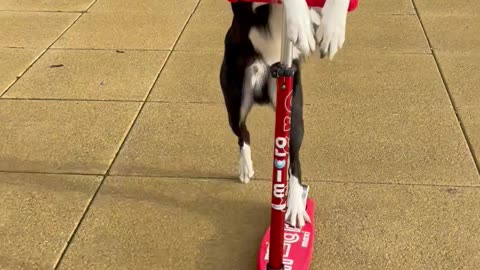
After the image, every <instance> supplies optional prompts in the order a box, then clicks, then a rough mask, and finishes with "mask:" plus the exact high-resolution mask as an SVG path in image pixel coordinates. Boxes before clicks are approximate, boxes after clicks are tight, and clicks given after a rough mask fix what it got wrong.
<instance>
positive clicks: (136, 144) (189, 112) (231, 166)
mask: <svg viewBox="0 0 480 270" xmlns="http://www.w3.org/2000/svg"><path fill="white" fill-rule="evenodd" d="M263 122H265V121H263ZM272 123H273V122H272ZM237 151H238V145H237V143H236V139H235V137H234V135H233V133H232V132H231V131H230V128H229V126H228V120H227V115H226V113H225V109H224V106H223V105H221V104H198V103H196V104H179V103H170V104H168V103H147V104H146V105H145V107H144V108H143V110H142V113H141V114H140V116H139V119H138V120H137V122H136V123H135V125H134V127H133V128H132V131H131V133H130V136H129V137H128V139H127V141H126V142H125V144H124V146H123V147H122V149H121V151H120V153H119V156H118V157H117V159H116V160H115V162H114V164H113V167H112V170H111V174H116V175H118V174H120V175H165V174H167V175H173V176H189V177H207V176H208V177H222V178H224V177H232V176H234V175H235V174H234V172H235V171H236V170H238V168H237V154H238V153H237Z"/></svg>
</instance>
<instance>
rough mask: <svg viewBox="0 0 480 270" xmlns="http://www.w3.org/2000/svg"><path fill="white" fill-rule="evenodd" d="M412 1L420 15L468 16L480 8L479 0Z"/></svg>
mask: <svg viewBox="0 0 480 270" xmlns="http://www.w3.org/2000/svg"><path fill="white" fill-rule="evenodd" d="M379 1H381V0H379ZM414 2H415V5H416V6H417V8H418V11H419V14H420V15H422V16H450V15H460V16H465V15H467V16H469V15H476V14H477V12H478V10H479V9H480V2H478V1H475V0H473V1H472V0H467V1H465V0H464V1H449V0H414Z"/></svg>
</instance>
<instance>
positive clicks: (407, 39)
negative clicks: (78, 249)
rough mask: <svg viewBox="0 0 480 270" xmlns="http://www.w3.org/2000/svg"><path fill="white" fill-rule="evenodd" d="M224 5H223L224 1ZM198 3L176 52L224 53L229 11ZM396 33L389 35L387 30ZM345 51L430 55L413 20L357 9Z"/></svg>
mask: <svg viewBox="0 0 480 270" xmlns="http://www.w3.org/2000/svg"><path fill="white" fill-rule="evenodd" d="M225 2H226V1H225ZM206 3H207V4H203V2H202V3H200V5H199V7H198V9H197V11H196V12H195V14H194V15H193V16H192V18H191V20H190V22H189V23H188V25H187V27H186V28H185V31H184V32H183V34H182V36H181V37H180V39H179V41H178V44H177V46H176V47H175V49H176V50H196V51H198V50H223V46H224V45H223V44H224V39H225V34H226V32H227V31H228V28H229V27H230V24H231V20H232V11H231V9H230V8H229V7H228V5H226V6H225V5H222V4H219V3H217V4H213V3H211V2H206ZM392 28H394V29H397V30H396V31H391V30H390V29H392ZM344 48H345V49H347V48H348V50H350V49H352V48H355V49H358V50H362V51H365V53H370V51H371V50H374V51H377V50H378V51H386V52H396V53H429V52H430V49H429V47H428V43H427V40H426V39H425V35H424V33H423V30H422V28H421V25H420V22H419V21H418V18H417V17H416V16H410V15H406V16H397V15H390V16H389V15H386V14H382V13H378V14H374V15H372V13H368V12H367V11H363V10H362V9H359V11H357V12H354V13H351V14H350V15H349V18H348V26H347V34H346V43H345V47H344Z"/></svg>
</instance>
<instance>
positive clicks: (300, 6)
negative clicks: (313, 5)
mask: <svg viewBox="0 0 480 270" xmlns="http://www.w3.org/2000/svg"><path fill="white" fill-rule="evenodd" d="M283 6H284V8H285V9H286V10H287V12H286V20H287V36H288V39H289V40H290V41H291V42H292V43H293V44H294V45H295V46H296V47H297V49H298V50H299V51H300V52H301V53H302V54H303V55H305V56H307V55H309V54H310V52H313V51H314V50H315V36H314V31H313V26H312V22H311V20H310V10H309V8H308V6H307V2H306V1H305V0H284V1H283Z"/></svg>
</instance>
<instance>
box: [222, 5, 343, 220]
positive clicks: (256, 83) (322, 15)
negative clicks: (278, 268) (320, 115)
mask: <svg viewBox="0 0 480 270" xmlns="http://www.w3.org/2000/svg"><path fill="white" fill-rule="evenodd" d="M348 5H349V0H327V2H326V3H325V5H324V7H323V8H322V9H320V8H309V7H308V6H307V4H306V1H305V0H283V4H263V3H261V4H260V3H247V2H241V1H240V2H235V3H231V7H232V10H233V20H232V24H231V26H230V29H229V30H228V32H227V34H226V37H225V51H224V58H223V63H222V66H221V70H220V84H221V88H222V92H223V96H224V99H225V105H226V108H227V111H228V120H229V123H230V126H231V128H232V130H233V132H234V133H235V135H236V136H237V137H238V145H239V147H240V162H239V163H240V164H239V166H240V168H239V177H240V180H241V181H242V182H243V183H248V182H250V179H251V178H252V177H253V175H254V170H253V164H252V159H251V149H250V134H249V131H248V129H247V125H246V119H247V116H248V113H249V111H250V109H251V108H252V106H253V105H254V104H271V105H272V106H273V107H275V106H276V104H275V103H276V83H275V80H274V79H272V77H271V76H270V67H271V66H272V65H273V64H275V63H277V62H279V61H280V55H281V44H282V42H281V38H282V17H283V8H284V7H285V8H286V11H287V12H286V22H287V36H288V38H289V39H290V40H291V41H292V42H293V44H294V52H293V66H294V67H295V69H296V73H295V77H294V87H293V98H292V115H291V131H290V133H291V134H290V136H291V139H290V178H289V188H288V200H287V205H288V210H287V213H286V218H287V219H289V223H290V224H291V225H292V226H296V225H297V223H298V226H299V227H303V226H304V225H305V222H309V221H310V218H309V216H308V214H307V213H306V211H305V205H304V203H303V201H302V187H301V178H302V174H301V168H300V157H299V152H300V147H301V144H302V140H303V130H304V127H303V97H302V84H301V73H300V58H301V57H306V56H308V55H310V54H311V53H313V52H315V51H316V47H318V46H319V49H320V55H321V57H322V58H323V57H324V56H327V55H328V56H329V58H330V59H332V58H333V56H334V55H335V53H336V52H337V51H338V50H339V49H341V48H342V45H343V43H344V40H345V26H346V17H347V9H348Z"/></svg>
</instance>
